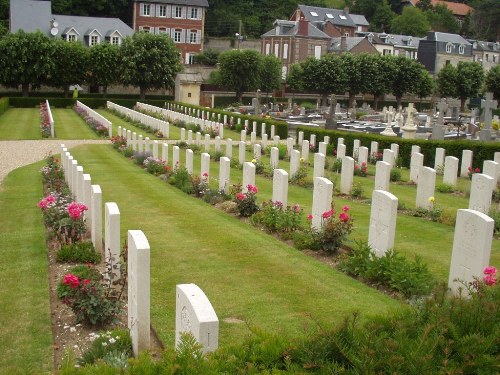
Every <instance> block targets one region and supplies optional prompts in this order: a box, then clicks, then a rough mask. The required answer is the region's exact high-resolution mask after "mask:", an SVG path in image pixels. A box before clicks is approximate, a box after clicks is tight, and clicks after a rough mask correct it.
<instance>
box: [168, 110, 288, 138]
mask: <svg viewBox="0 0 500 375" xmlns="http://www.w3.org/2000/svg"><path fill="white" fill-rule="evenodd" d="M169 103H171V104H175V105H180V106H183V107H188V108H193V109H199V110H200V111H205V112H209V113H210V114H211V117H212V116H214V117H217V115H218V114H219V113H220V114H221V116H224V115H227V116H228V119H229V118H230V117H231V116H232V117H234V119H235V121H238V120H237V119H238V118H240V119H241V124H244V123H245V120H248V124H249V126H248V127H249V129H248V131H247V133H249V132H251V129H252V128H251V127H252V123H253V122H254V121H257V136H259V137H260V136H261V130H262V123H263V122H265V123H266V125H267V126H266V130H267V134H270V132H271V125H274V133H275V135H279V137H280V139H287V138H288V124H287V123H286V122H284V121H277V120H273V119H270V118H262V117H259V116H248V115H243V114H239V113H234V112H226V111H223V110H221V109H214V108H207V107H201V106H199V105H192V104H186V103H181V102H175V101H170V102H169Z"/></svg>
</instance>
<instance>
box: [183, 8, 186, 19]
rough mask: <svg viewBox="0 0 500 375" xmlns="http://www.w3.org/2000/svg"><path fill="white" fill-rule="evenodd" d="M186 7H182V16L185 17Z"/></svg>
mask: <svg viewBox="0 0 500 375" xmlns="http://www.w3.org/2000/svg"><path fill="white" fill-rule="evenodd" d="M186 13H187V7H182V18H187V14H186Z"/></svg>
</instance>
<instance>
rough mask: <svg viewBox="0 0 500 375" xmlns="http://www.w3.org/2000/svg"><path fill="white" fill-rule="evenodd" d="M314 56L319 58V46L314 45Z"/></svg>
mask: <svg viewBox="0 0 500 375" xmlns="http://www.w3.org/2000/svg"><path fill="white" fill-rule="evenodd" d="M314 57H315V58H317V59H319V58H321V46H314Z"/></svg>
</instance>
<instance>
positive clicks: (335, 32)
mask: <svg viewBox="0 0 500 375" xmlns="http://www.w3.org/2000/svg"><path fill="white" fill-rule="evenodd" d="M300 19H305V20H307V21H309V22H310V23H311V24H313V25H314V26H316V27H317V28H318V29H319V30H321V31H323V32H324V33H325V34H327V35H329V36H331V37H341V36H346V37H354V36H356V35H355V34H356V32H357V31H358V32H362V31H368V26H369V23H368V21H367V20H366V18H365V16H363V15H359V14H350V13H349V12H348V11H347V9H345V10H339V9H330V8H320V7H313V6H307V5H299V6H298V8H297V10H295V12H294V13H293V14H292V16H291V17H290V21H298V20H300Z"/></svg>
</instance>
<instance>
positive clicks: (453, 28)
mask: <svg viewBox="0 0 500 375" xmlns="http://www.w3.org/2000/svg"><path fill="white" fill-rule="evenodd" d="M425 15H426V17H427V20H428V21H429V23H430V24H431V28H432V30H433V31H441V32H445V33H452V34H456V33H458V32H459V31H460V24H459V23H458V21H457V19H456V18H455V16H454V15H453V12H452V11H451V10H449V9H448V7H447V6H446V5H440V4H437V5H436V6H435V7H434V8H433V9H432V10H428V11H426V12H425Z"/></svg>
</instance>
